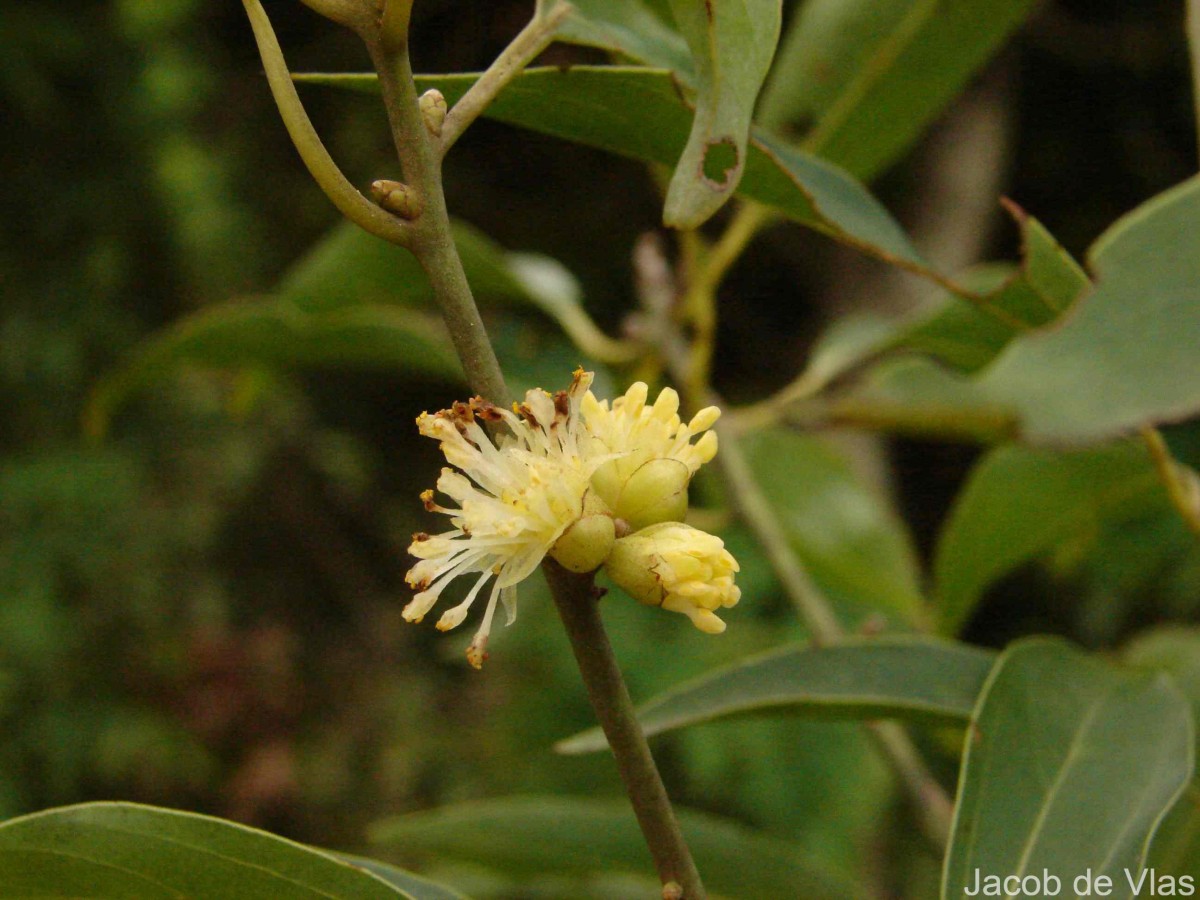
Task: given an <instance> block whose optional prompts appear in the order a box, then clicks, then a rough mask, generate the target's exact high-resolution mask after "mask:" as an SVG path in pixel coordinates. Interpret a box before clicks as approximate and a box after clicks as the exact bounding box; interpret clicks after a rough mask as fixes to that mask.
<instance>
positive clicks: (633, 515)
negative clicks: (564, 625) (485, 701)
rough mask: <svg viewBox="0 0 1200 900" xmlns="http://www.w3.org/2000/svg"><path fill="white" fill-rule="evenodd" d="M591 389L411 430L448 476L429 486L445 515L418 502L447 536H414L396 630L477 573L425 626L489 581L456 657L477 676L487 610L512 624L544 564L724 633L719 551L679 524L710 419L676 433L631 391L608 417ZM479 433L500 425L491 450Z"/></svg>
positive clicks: (710, 442) (468, 410) (675, 400)
mask: <svg viewBox="0 0 1200 900" xmlns="http://www.w3.org/2000/svg"><path fill="white" fill-rule="evenodd" d="M591 383H592V375H591V373H589V372H584V371H582V370H578V371H576V373H575V377H574V379H573V381H572V383H571V386H570V388H568V389H567V390H565V391H559V392H558V393H557V394H554V395H551V394H548V393H546V392H545V391H541V390H535V391H530V392H529V393H528V394H526V395H525V402H524V403H520V404H514V407H513V410H511V411H509V410H505V409H500V408H498V407H496V406H493V405H492V404H490V403H488V402H487V401H484V400H481V399H479V398H475V399H474V400H471V401H469V402H467V403H456V404H455V405H454V406H452V407H451V408H450V409H447V410H442V411H441V412H438V413H435V414H433V415H430V414H429V413H423V414H422V415H421V416H420V417H419V418H418V419H417V426H418V428H419V429H420V431H421V434H423V435H426V436H427V437H432V438H436V439H437V440H439V441H440V442H441V448H442V451H443V453H445V456H446V460H447V461H448V462H449V463H450V464H451V465H452V466H454V467H455V469H457V470H458V471H455V469H450V468H447V469H443V470H442V474H441V477H440V478H439V479H438V483H437V490H438V492H440V493H441V494H443V495H445V496H446V497H449V498H450V500H452V501H454V502H455V503H457V504H458V505H457V506H456V507H445V506H441V505H439V504H438V503H436V502H435V500H434V492H433V491H426V492H425V493H424V494H423V495H422V499H423V500H424V502H425V507H426V509H428V510H430V511H431V512H439V513H443V514H445V515H448V516H449V517H450V525H451V528H450V530H448V531H446V532H443V533H441V534H436V535H429V534H424V533H421V534H416V535H414V536H413V543H412V546H411V547H409V553H411V554H412V555H413V556H415V557H416V558H417V559H418V560H419V561H418V562H417V564H416V565H415V566H413V567H412V569H411V570H409V572H408V575H407V576H406V579H407V581H408V583H409V585H411V586H412V587H413V588H415V589H416V591H417V593H416V595H415V596H414V597H413V599H412V601H411V602H410V603H409V604H408V606H406V607H405V609H404V617H405V619H407V620H408V621H410V622H419V621H421V619H422V618H423V617H424V616H425V615H426V613H428V612H429V610H430V609H432V607H433V606H434V604H435V603H436V602H437V599H438V597H439V595H440V594H441V592H442V590H443V588H445V586H446V585H447V584H448V583H449V582H450V581H451V580H453V579H454V578H456V577H458V576H459V575H467V574H476V575H477V577H476V579H475V583H474V584H473V585H472V587H471V588H470V590H469V591H468V593H467V596H466V598H465V599H464V600H463V601H462V602H461V603H459V604H458V605H457V606H454V607H453V608H451V609H449V610H447V611H446V612H444V613H443V614H442V616H441V618H440V619H439V620H438V623H437V627H438V628H439V629H442V630H446V629H450V628H454V627H456V626H458V625H459V624H461V623H462V621H463V619H465V618H466V615H467V612H468V610H469V609H470V607H471V605H472V604H473V603H474V602H475V600H476V598H477V597H478V595H479V593H480V592H481V590H482V589H483V587H484V586H485V585H486V584H487V582H488V581H489V580H492V579H494V580H492V585H491V589H490V592H489V596H488V602H487V607H486V610H485V612H484V616H483V623H482V625H481V627H480V628H479V630H478V631H477V632H476V634H475V637H474V638H473V639H472V641H471V644H470V646H469V647H468V650H467V659H468V660H469V661H470V662H471V664H472V665H473V666H475V667H476V668H479V667H480V666H481V665H482V664H483V660H484V659H485V658H486V656H487V641H488V635H489V634H490V632H491V626H492V619H493V616H494V614H495V610H496V606H497V603H498V602H499V603H500V604H503V605H504V607H505V610H506V612H507V615H508V621H509V623H511V622H512V620H513V619H514V618H515V616H516V585H517V583H518V582H520V581H521V580H523V579H524V578H526V577H527V576H528V575H529V574H530V573H531V572H532V571H533V570H534V569H535V568H536V567H537V566H538V564H539V563H540V562H541V561H542V560H543V559H544V558H545V557H546V556H550V557H551V558H553V559H555V560H556V561H557V562H559V563H560V564H561V565H563V566H565V567H566V568H568V569H571V570H572V571H575V572H590V571H594V570H596V569H598V568H600V567H601V566H604V568H605V571H606V572H608V574H609V576H610V577H611V578H612V579H613V581H615V582H616V583H617V584H618V585H620V586H621V587H622V588H623V589H625V590H626V591H627V592H628V593H629V594H630V595H631V596H633V597H634V598H636V599H637V600H640V601H641V602H643V603H647V604H650V605H653V606H661V607H662V608H663V609H669V610H672V611H673V612H679V613H683V614H684V615H687V616H688V617H689V618H690V619H691V621H692V622H693V624H695V625H696V627H697V628H699V629H700V630H702V631H705V632H708V633H710V634H717V633H720V632H721V631H724V629H725V623H724V622H722V621H721V620H720V619H719V618H718V617H717V616H716V614H715V613H714V610H716V609H719V608H721V607H728V606H733V605H734V604H735V603H737V601H738V598H739V596H740V592H739V591H738V588H737V587H736V586H735V585H734V583H733V573H734V572H736V571H737V570H738V566H737V562H736V561H735V560H734V558H733V557H732V556H731V555H730V554H729V552H728V551H726V550H725V548H724V545H723V544H722V543H721V540H720V539H719V538H716V537H713V536H712V535H709V534H705V533H704V532H702V531H698V530H697V529H695V528H690V527H688V526H687V525H683V524H681V520H682V519H683V516H684V514H685V513H686V512H687V488H688V483H689V482H690V481H691V479H692V476H693V475H695V473H696V471H697V470H698V469H699V468H700V466H701V465H703V464H704V463H706V462H708V461H709V460H711V459H712V458H713V456H714V455H715V454H716V452H717V436H716V434H714V433H713V432H711V431H709V429H710V428H711V427H712V425H713V423H714V422H716V420H717V418H718V416H719V415H720V411H719V410H718V409H717V408H716V407H708V408H707V409H703V410H701V411H700V412H698V413H697V414H696V415H695V416H693V417H692V419H691V420H690V421H689V422H687V423H684V422H683V421H682V420H681V419H680V417H679V414H678V410H679V395H678V394H676V393H675V391H673V390H671V389H670V388H667V389H664V390H663V391H662V392H661V393H660V394H659V396H658V399H657V400H656V401H655V402H654V403H653V404H651V405H647V403H646V400H647V396H648V390H647V387H646V385H645V384H642V383H640V382H639V383H637V384H635V385H633V386H632V387H631V388H629V390H628V391H627V392H626V393H625V395H624V396H623V397H618V398H617V399H616V400H614V401H613V402H612V406H611V408H610V407H609V404H608V401H607V400H597V399H596V397H595V396H593V394H592V393H591V391H590V390H588V388H589V387H590V386H591ZM481 420H482V421H484V422H496V423H503V424H504V425H505V426H506V427H507V433H506V434H502V435H501V436H500V437H499V438H497V440H496V441H495V443H493V441H492V439H491V438H489V436H488V435H487V433H486V432H485V431H484V430H483V428H482V427H481V425H480V421H481ZM693 438H698V439H697V440H695V441H693Z"/></svg>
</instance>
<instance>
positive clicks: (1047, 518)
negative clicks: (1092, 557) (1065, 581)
mask: <svg viewBox="0 0 1200 900" xmlns="http://www.w3.org/2000/svg"><path fill="white" fill-rule="evenodd" d="M1165 502H1166V501H1165V496H1164V494H1163V490H1162V485H1161V483H1160V482H1159V479H1158V475H1157V473H1156V472H1155V469H1154V463H1153V461H1152V460H1151V458H1150V454H1149V452H1148V451H1147V449H1146V447H1145V445H1144V444H1143V443H1141V442H1140V441H1129V442H1122V443H1119V444H1112V445H1109V446H1105V447H1096V448H1091V449H1088V450H1076V451H1071V452H1062V451H1056V450H1050V449H1044V448H1032V447H1022V446H1019V445H1009V446H1004V447H1000V448H999V449H996V450H993V451H992V452H991V453H989V454H988V455H987V456H985V457H984V458H983V460H982V461H980V462H979V463H978V464H977V465H976V466H975V468H974V470H973V471H972V472H971V475H970V478H969V479H968V481H967V484H966V486H965V487H964V488H963V490H962V491H961V493H960V494H959V496H958V498H957V499H956V501H955V503H954V507H953V509H951V511H950V515H949V517H948V518H947V520H946V524H945V526H944V527H943V528H942V533H941V536H940V538H939V540H938V545H937V550H936V553H935V555H934V567H933V568H934V577H935V581H936V585H937V589H936V598H937V608H938V614H939V619H940V622H941V628H942V630H943V631H944V632H945V633H954V632H956V631H958V630H959V629H960V628H962V626H963V625H964V624H966V622H967V620H968V619H969V618H970V615H971V613H972V612H973V610H974V609H975V606H976V604H977V603H978V601H979V598H980V596H981V594H982V592H983V591H984V589H985V588H987V586H988V585H989V584H991V583H992V582H993V581H995V580H996V579H997V578H999V577H1001V576H1002V575H1004V574H1006V573H1007V572H1010V571H1012V570H1013V569H1014V568H1016V567H1017V566H1019V565H1021V564H1022V563H1025V562H1028V561H1030V560H1031V559H1033V558H1035V557H1036V556H1038V555H1040V554H1043V553H1046V552H1047V551H1049V550H1051V549H1052V548H1054V547H1055V546H1057V545H1058V544H1060V543H1062V542H1064V541H1066V540H1069V539H1070V538H1072V537H1074V536H1076V535H1078V534H1079V533H1080V532H1083V531H1087V530H1088V529H1092V528H1094V527H1095V526H1096V525H1097V524H1098V523H1099V522H1100V521H1102V520H1103V519H1106V518H1110V517H1111V518H1117V517H1121V516H1127V515H1129V514H1130V513H1132V512H1136V511H1139V510H1143V509H1145V508H1147V507H1149V506H1153V505H1155V504H1160V505H1161V504H1163V503H1165Z"/></svg>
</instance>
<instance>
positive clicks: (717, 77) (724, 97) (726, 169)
mask: <svg viewBox="0 0 1200 900" xmlns="http://www.w3.org/2000/svg"><path fill="white" fill-rule="evenodd" d="M671 10H672V12H674V14H675V21H676V22H677V23H678V24H679V30H680V32H682V34H683V36H684V38H685V39H686V40H687V43H688V47H689V49H690V50H691V52H692V61H693V63H694V64H695V69H696V116H695V119H694V120H693V121H692V128H691V134H690V135H689V136H688V141H687V144H686V145H685V146H684V148H683V153H682V155H681V156H680V157H679V162H678V163H677V164H676V166H675V172H674V174H673V175H672V176H671V182H670V184H669V185H668V187H667V202H666V206H665V208H664V210H663V222H664V223H665V224H667V225H669V226H671V227H673V228H698V227H699V226H700V225H702V224H703V223H704V222H706V221H707V220H708V219H709V218H710V217H711V216H712V215H713V213H715V212H716V211H717V210H718V209H720V208H721V206H723V205H724V204H725V202H726V201H727V200H728V199H729V198H730V197H732V196H733V192H734V190H735V189H736V188H737V185H738V182H739V181H740V180H741V177H742V172H743V170H744V169H745V165H746V149H747V147H746V141H747V139H748V138H749V136H750V120H751V117H752V116H753V114H754V101H755V99H756V98H757V97H758V92H759V90H760V89H761V88H762V84H763V79H764V78H766V77H767V70H768V69H769V68H770V66H771V59H772V57H773V56H774V55H775V45H776V43H777V42H778V41H779V24H780V21H781V16H782V8H781V2H780V0H740V2H738V3H714V2H712V0H671Z"/></svg>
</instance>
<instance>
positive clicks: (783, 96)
mask: <svg viewBox="0 0 1200 900" xmlns="http://www.w3.org/2000/svg"><path fill="white" fill-rule="evenodd" d="M1035 5H1036V0H805V2H804V3H802V4H801V5H800V6H799V8H798V10H797V12H796V14H795V17H794V19H793V21H792V24H791V25H790V26H789V28H788V32H787V34H786V35H785V37H784V38H783V40H782V42H781V44H780V49H779V53H778V56H777V59H776V63H775V66H774V69H773V70H772V72H771V75H770V77H769V78H768V80H767V86H766V88H765V89H764V91H763V97H762V101H761V104H760V109H759V119H758V121H760V122H761V123H763V124H764V125H765V126H767V127H769V128H780V127H782V128H784V129H786V130H788V131H792V132H794V133H796V134H797V135H798V136H800V137H801V138H802V140H803V145H804V146H805V147H807V148H808V149H810V150H812V151H813V152H816V153H820V154H821V155H822V156H823V157H825V158H826V159H829V160H831V161H833V162H835V163H837V164H838V165H840V166H843V167H844V168H846V169H847V170H848V171H850V172H851V173H853V174H854V175H855V176H857V177H859V178H863V179H865V180H869V179H871V178H873V177H875V176H876V175H877V174H879V173H880V172H882V171H883V170H884V169H886V168H887V167H888V166H889V165H891V164H892V163H893V162H895V161H896V160H897V159H899V157H900V156H901V155H902V154H903V153H904V152H905V151H907V150H908V149H909V148H910V147H911V146H912V145H913V144H914V143H915V142H916V140H917V139H918V138H919V137H920V135H921V133H922V131H924V129H925V128H926V127H927V126H928V125H929V124H930V123H931V122H932V121H934V119H935V118H936V117H937V116H938V115H939V114H940V113H941V112H942V111H943V110H944V109H945V108H946V107H947V106H948V105H949V104H950V102H951V101H952V100H953V99H954V98H955V97H956V96H957V95H958V93H959V92H960V91H961V90H962V88H963V87H964V86H965V85H966V84H967V82H968V81H969V79H970V77H971V75H972V74H973V73H975V72H976V71H977V70H978V69H980V68H981V67H982V66H983V65H984V64H985V63H986V62H987V61H988V59H989V58H991V56H992V55H993V54H994V53H995V52H996V50H997V49H998V48H999V47H1000V46H1001V45H1002V44H1003V43H1004V41H1005V40H1007V39H1008V37H1009V36H1010V35H1011V34H1012V33H1013V31H1014V30H1015V29H1016V28H1017V26H1018V25H1020V24H1021V22H1022V21H1024V19H1025V18H1026V16H1028V15H1029V13H1030V12H1031V11H1032V9H1033V8H1034V6H1035Z"/></svg>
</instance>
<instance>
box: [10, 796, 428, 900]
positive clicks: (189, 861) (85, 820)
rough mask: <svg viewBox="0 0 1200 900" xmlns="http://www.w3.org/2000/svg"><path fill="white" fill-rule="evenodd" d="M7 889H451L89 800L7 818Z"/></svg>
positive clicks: (167, 892) (146, 894)
mask: <svg viewBox="0 0 1200 900" xmlns="http://www.w3.org/2000/svg"><path fill="white" fill-rule="evenodd" d="M0 872H3V876H2V877H0V897H47V898H49V897H61V898H67V897H137V898H139V900H140V898H152V897H163V898H177V897H181V896H188V897H237V898H239V900H253V898H258V897H261V898H263V900H288V898H297V900H300V898H315V897H354V898H362V900H368V898H380V900H384V898H396V897H411V898H418V900H420V898H431V900H432V898H444V897H446V896H447V895H446V894H445V892H440V893H439V892H437V891H431V892H428V893H423V892H420V891H408V890H401V889H398V888H396V887H392V886H389V885H388V884H387V883H386V882H385V881H384V880H382V879H380V878H378V877H376V876H375V875H373V874H371V873H370V872H367V871H365V870H363V869H360V868H357V867H356V866H353V865H350V864H348V863H345V862H341V861H339V860H338V859H335V858H334V857H333V856H331V855H329V854H327V853H324V852H322V851H320V850H314V849H312V848H309V847H304V846H302V845H300V844H296V843H293V842H292V841H288V840H285V839H283V838H280V837H275V836H274V835H271V834H267V833H266V832H264V831H258V830H256V829H253V828H247V827H246V826H244V825H237V824H234V823H233V822H225V821H222V820H220V819H214V818H211V817H209V816H200V815H195V814H193V813H182V812H175V811H173V810H167V809H155V808H154V807H150V806H139V805H136V804H132V803H85V804H82V805H80V806H68V807H63V808H61V809H52V810H49V811H46V812H41V813H35V814H33V815H31V816H24V817H22V818H19V819H12V820H10V821H8V822H4V823H0Z"/></svg>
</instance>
